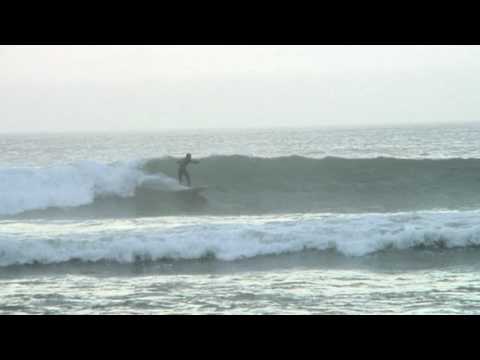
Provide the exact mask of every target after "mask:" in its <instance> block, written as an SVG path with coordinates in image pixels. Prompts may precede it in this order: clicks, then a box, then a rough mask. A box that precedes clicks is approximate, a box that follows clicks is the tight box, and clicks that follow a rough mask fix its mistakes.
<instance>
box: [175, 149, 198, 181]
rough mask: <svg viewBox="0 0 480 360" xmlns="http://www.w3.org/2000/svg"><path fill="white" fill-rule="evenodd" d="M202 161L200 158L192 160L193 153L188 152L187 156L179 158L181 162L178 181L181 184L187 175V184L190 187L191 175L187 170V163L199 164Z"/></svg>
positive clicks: (178, 162) (179, 162)
mask: <svg viewBox="0 0 480 360" xmlns="http://www.w3.org/2000/svg"><path fill="white" fill-rule="evenodd" d="M199 162H200V161H198V160H192V154H190V153H188V154H187V156H185V158H184V159H182V160H178V161H177V164H179V167H178V182H179V183H180V184H181V183H182V178H183V176H185V177H186V178H187V184H188V186H189V187H190V186H191V184H190V175H189V174H188V172H187V165H188V164H190V163H192V164H198V163H199Z"/></svg>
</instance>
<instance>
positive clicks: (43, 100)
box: [0, 45, 480, 132]
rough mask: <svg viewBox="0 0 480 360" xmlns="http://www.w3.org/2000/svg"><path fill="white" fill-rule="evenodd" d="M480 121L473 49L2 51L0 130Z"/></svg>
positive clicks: (479, 65) (477, 53) (479, 62)
mask: <svg viewBox="0 0 480 360" xmlns="http://www.w3.org/2000/svg"><path fill="white" fill-rule="evenodd" d="M462 122H479V123H480V46H171V45H168V46H166V45H165V46H161V45H158V46H0V132H18V131H25V132H37V131H78V130H80V131H95V130H101V131H104V130H122V131H125V130H127V131H128V130H147V131H150V130H164V129H171V128H243V127H257V126H259V127H265V126H272V127H275V126H338V125H345V126H351V125H354V126H358V125H392V124H393V125H397V124H422V123H452V124H454V123H462Z"/></svg>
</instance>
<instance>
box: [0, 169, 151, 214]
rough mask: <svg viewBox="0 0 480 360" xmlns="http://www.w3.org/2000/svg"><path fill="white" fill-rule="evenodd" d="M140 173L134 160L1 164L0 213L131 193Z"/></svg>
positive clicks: (63, 204) (77, 202)
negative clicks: (38, 165)
mask: <svg viewBox="0 0 480 360" xmlns="http://www.w3.org/2000/svg"><path fill="white" fill-rule="evenodd" d="M143 176H144V175H143V173H142V172H140V171H139V170H138V169H137V167H136V164H135V163H128V164H126V163H124V164H111V165H106V164H100V163H96V162H93V161H84V162H79V163H75V164H72V165H63V166H52V167H47V168H1V169H0V215H14V214H18V213H21V212H24V211H27V210H36V209H46V208H49V207H72V206H79V205H85V204H89V203H91V202H93V201H94V199H95V198H97V197H101V196H108V195H116V196H121V197H129V196H133V195H134V193H135V188H136V186H137V185H138V183H139V182H141V180H142V178H143Z"/></svg>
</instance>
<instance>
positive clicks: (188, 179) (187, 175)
mask: <svg viewBox="0 0 480 360" xmlns="http://www.w3.org/2000/svg"><path fill="white" fill-rule="evenodd" d="M185 177H186V178H187V184H188V186H191V183H190V175H189V174H188V172H186V171H185Z"/></svg>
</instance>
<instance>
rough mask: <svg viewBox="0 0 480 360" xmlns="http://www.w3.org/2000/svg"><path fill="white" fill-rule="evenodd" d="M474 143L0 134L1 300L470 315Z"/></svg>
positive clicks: (419, 137)
mask: <svg viewBox="0 0 480 360" xmlns="http://www.w3.org/2000/svg"><path fill="white" fill-rule="evenodd" d="M478 139H480V127H478V126H475V125H462V126H456V127H452V126H449V127H403V128H398V127H397V128H364V129H284V130H281V129H275V130H273V129H263V130H241V131H240V130H239V131H236V130H235V131H234V130H225V131H223V130H212V131H206V130H202V131H193V130H192V131H172V132H165V133H150V134H141V133H136V134H135V133H133V134H120V133H112V134H75V135H69V134H57V135H55V134H50V135H40V134H28V135H1V136H0V288H1V290H0V313H64V312H69V313H159V314H165V313H199V314H203V313H252V314H258V313H278V312H281V313H289V312H291V313H365V312H367V313H449V314H451V313H480V308H479V306H478V303H479V300H480V296H479V295H478V294H479V292H478V289H480V277H479V276H478V274H479V271H480V268H479V265H478V264H479V262H478V259H479V257H480V248H479V246H480V222H479V221H478V219H479V215H480V192H479V188H480V150H479V149H480V140H478ZM186 152H192V153H193V156H194V158H195V159H197V160H199V161H200V163H199V164H196V165H191V166H189V172H190V174H191V177H192V180H193V185H194V186H205V187H207V188H206V190H203V191H201V192H195V193H193V192H189V191H187V188H186V187H185V186H184V185H180V184H178V182H177V180H176V175H177V165H176V160H177V159H179V158H180V157H182V156H184V154H185V153H186ZM92 291H94V292H93V293H94V294H95V296H92Z"/></svg>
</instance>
